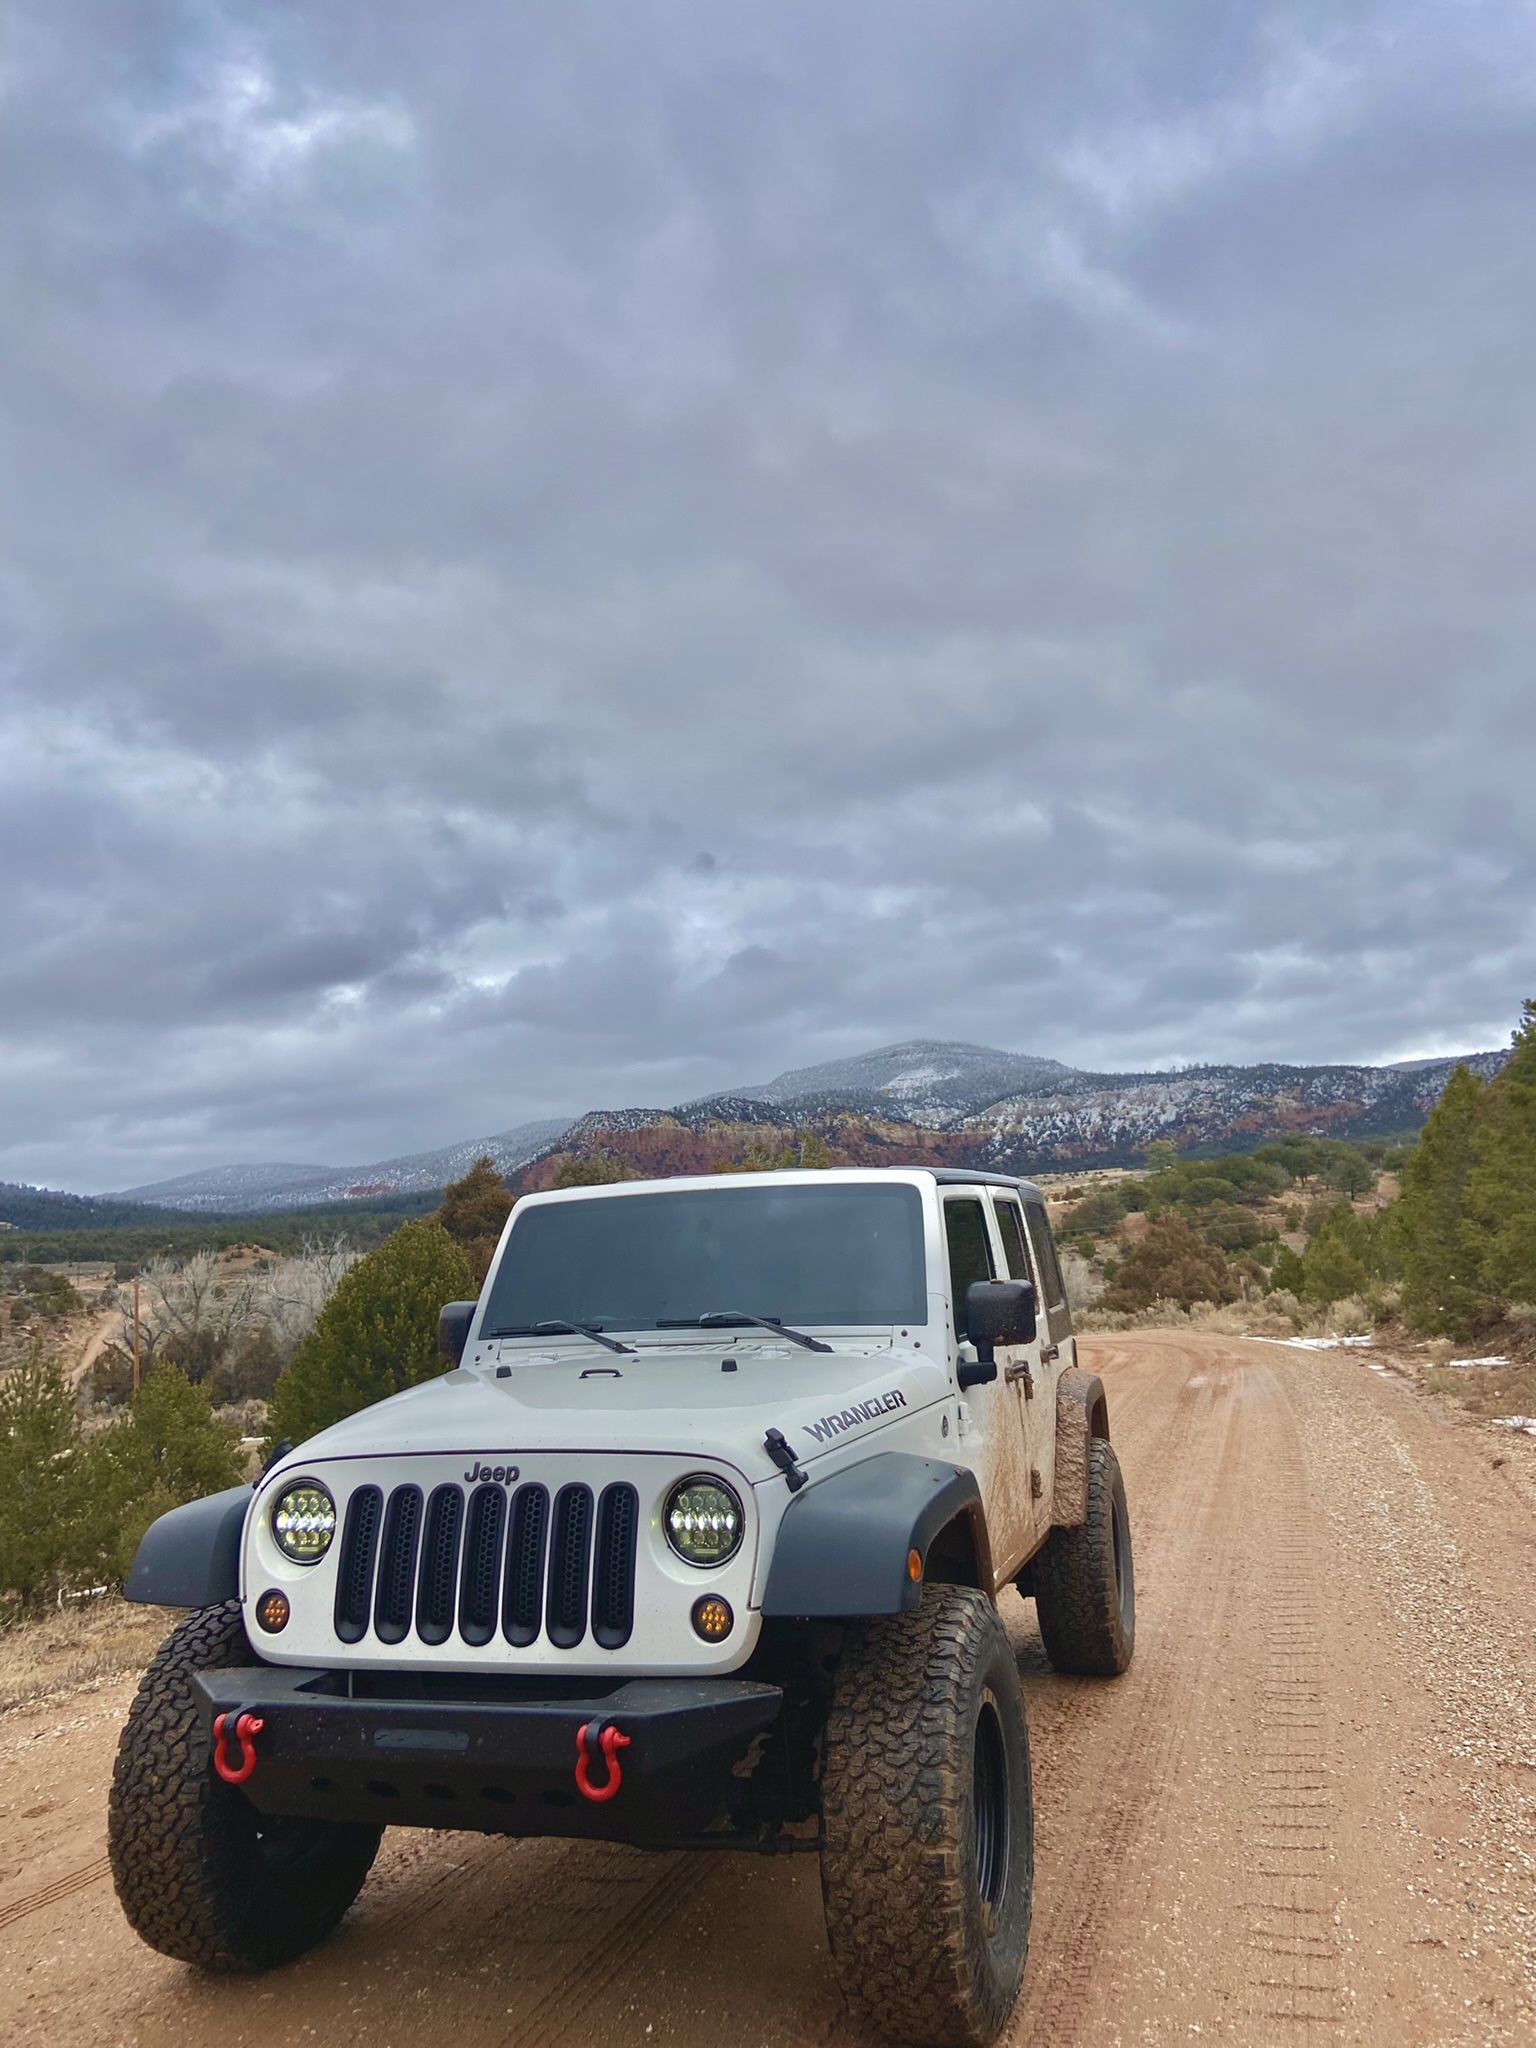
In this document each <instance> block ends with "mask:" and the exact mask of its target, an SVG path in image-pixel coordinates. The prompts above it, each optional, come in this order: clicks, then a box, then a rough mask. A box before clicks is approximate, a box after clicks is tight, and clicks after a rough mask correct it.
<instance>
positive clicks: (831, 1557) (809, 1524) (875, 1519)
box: [762, 1451, 992, 1620]
mask: <svg viewBox="0 0 1536 2048" xmlns="http://www.w3.org/2000/svg"><path fill="white" fill-rule="evenodd" d="M957 1520H959V1521H965V1522H967V1523H968V1524H969V1525H970V1535H971V1537H972V1540H973V1541H974V1544H975V1549H976V1555H977V1561H978V1570H979V1573H980V1576H981V1580H982V1584H983V1585H984V1586H985V1587H987V1588H988V1589H990V1587H991V1584H992V1579H991V1570H992V1566H991V1556H990V1552H989V1550H988V1547H987V1531H986V1516H985V1515H984V1513H983V1512H982V1505H981V1493H980V1489H979V1488H978V1487H977V1484H976V1476H975V1474H974V1473H972V1472H967V1471H966V1470H965V1469H964V1467H963V1466H960V1465H947V1464H944V1463H943V1462H942V1461H941V1460H939V1459H937V1458H919V1457H916V1456H914V1455H913V1454H912V1453H910V1452H907V1451H881V1452H878V1453H877V1454H876V1455H875V1456H874V1457H873V1458H863V1459H861V1460H860V1461H859V1463H858V1464H857V1465H848V1466H845V1467H844V1468H843V1469H842V1470H841V1471H839V1472H833V1473H829V1474H828V1476H827V1477H826V1478H825V1479H819V1480H816V1481H814V1483H813V1484H812V1485H810V1486H807V1487H806V1488H804V1490H803V1491H802V1492H800V1493H797V1494H796V1495H795V1497H794V1499H793V1500H792V1501H791V1502H790V1504H789V1506H788V1508H787V1509H786V1510H785V1513H784V1518H783V1520H782V1521H781V1522H780V1523H779V1531H778V1537H777V1539H776V1541H775V1543H774V1547H773V1559H772V1562H771V1563H770V1565H769V1567H768V1578H767V1582H766V1584H765V1585H764V1587H763V1608H762V1611H763V1614H764V1616H765V1617H767V1618H770V1619H771V1618H772V1617H774V1616H788V1615H794V1616H797V1617H801V1618H806V1619H812V1618H814V1619H818V1620H838V1619H844V1618H849V1617H852V1616H855V1615H865V1614H901V1613H903V1612H907V1611H909V1610H911V1609H912V1608H915V1607H916V1606H917V1605H918V1602H919V1601H920V1600H921V1598H922V1592H923V1587H922V1580H921V1579H913V1578H912V1577H911V1576H910V1575H909V1573H908V1570H907V1558H908V1554H909V1553H910V1552H911V1551H914V1550H915V1551H916V1552H917V1553H918V1555H919V1557H920V1558H921V1559H922V1560H923V1563H924V1565H925V1567H926V1564H927V1559H928V1549H929V1546H930V1544H932V1542H933V1540H934V1538H935V1537H936V1536H938V1534H939V1533H940V1531H941V1530H943V1529H945V1528H947V1527H949V1525H950V1524H951V1523H953V1522H955V1521H957Z"/></svg>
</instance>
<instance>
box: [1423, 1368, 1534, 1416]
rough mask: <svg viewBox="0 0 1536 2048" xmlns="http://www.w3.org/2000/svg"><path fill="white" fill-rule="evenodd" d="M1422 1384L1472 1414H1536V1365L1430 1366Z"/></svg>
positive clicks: (1424, 1372) (1425, 1370) (1425, 1372)
mask: <svg viewBox="0 0 1536 2048" xmlns="http://www.w3.org/2000/svg"><path fill="white" fill-rule="evenodd" d="M1419 1384H1420V1385H1421V1386H1423V1387H1424V1388H1425V1389H1426V1390H1427V1391H1428V1392H1429V1393H1431V1394H1438V1395H1439V1396H1440V1397H1441V1399H1442V1400H1451V1401H1457V1402H1459V1403H1460V1404H1461V1406H1462V1407H1463V1408H1465V1409H1466V1410H1467V1411H1468V1413H1469V1414H1472V1415H1480V1416H1483V1417H1484V1418H1485V1419H1487V1418H1492V1417H1493V1416H1497V1415H1536V1365H1461V1366H1457V1367H1455V1368H1454V1369H1452V1368H1449V1367H1446V1366H1443V1365H1431V1366H1426V1368H1425V1369H1424V1371H1423V1372H1422V1373H1421V1374H1420V1375H1419Z"/></svg>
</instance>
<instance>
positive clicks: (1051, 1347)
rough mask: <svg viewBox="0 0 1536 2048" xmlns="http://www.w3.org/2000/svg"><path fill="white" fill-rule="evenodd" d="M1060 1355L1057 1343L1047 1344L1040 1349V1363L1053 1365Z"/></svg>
mask: <svg viewBox="0 0 1536 2048" xmlns="http://www.w3.org/2000/svg"><path fill="white" fill-rule="evenodd" d="M1060 1356H1061V1346H1060V1345H1059V1344H1047V1345H1045V1346H1043V1347H1042V1349H1041V1352H1040V1363H1041V1364H1042V1365H1054V1364H1055V1363H1056V1361H1057V1359H1058V1358H1060Z"/></svg>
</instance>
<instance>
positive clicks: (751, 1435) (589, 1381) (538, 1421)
mask: <svg viewBox="0 0 1536 2048" xmlns="http://www.w3.org/2000/svg"><path fill="white" fill-rule="evenodd" d="M727 1355H728V1356H730V1357H731V1359H732V1361H733V1363H734V1365H735V1370H734V1371H724V1370H722V1363H721V1361H722V1351H721V1348H720V1347H718V1346H702V1345H697V1344H695V1345H691V1346H689V1347H687V1348H686V1349H685V1348H683V1347H678V1348H677V1349H675V1350H674V1349H671V1348H661V1347H658V1348H655V1349H650V1348H647V1349H645V1350H643V1351H642V1352H641V1353H640V1354H639V1355H638V1356H637V1357H634V1358H620V1357H612V1356H611V1357H610V1358H608V1359H607V1360H603V1359H602V1358H601V1356H600V1354H598V1353H596V1352H594V1351H591V1350H582V1351H580V1352H561V1353H559V1354H558V1355H549V1354H545V1355H542V1356H536V1357H534V1358H533V1359H530V1358H529V1357H528V1354H527V1353H526V1352H523V1353H522V1354H521V1355H520V1362H518V1363H515V1364H514V1363H512V1362H511V1355H510V1352H509V1355H508V1360H507V1362H508V1365H509V1367H510V1369H509V1370H508V1372H507V1375H506V1377H505V1378H497V1377H495V1365H494V1362H493V1361H492V1362H487V1363H480V1364H477V1365H476V1366H475V1367H473V1368H459V1369H457V1370H455V1371H453V1372H449V1373H446V1374H444V1375H443V1377H442V1378H441V1379H436V1380H429V1381H427V1382H426V1383H425V1384H424V1385H422V1386H419V1387H411V1388H409V1389H407V1391H406V1392H405V1393H403V1394H395V1395H393V1396H392V1397H391V1398H390V1399H389V1400H387V1401H380V1402H379V1403H378V1404H377V1405H376V1406H375V1407H372V1408H365V1409H363V1410H362V1412H361V1413H360V1414H357V1415H351V1416H348V1417H347V1419H346V1420H345V1421H344V1422H338V1423H336V1424H335V1425H334V1426H333V1427H332V1428H330V1429H327V1430H323V1431H322V1432H321V1433H320V1434H319V1435H318V1436H314V1437H310V1438H309V1439H308V1440H307V1442H305V1443H304V1444H302V1445H301V1446H300V1447H299V1449H298V1450H297V1451H296V1452H294V1453H290V1455H289V1456H288V1457H287V1458H285V1459H284V1460H283V1468H284V1469H285V1470H291V1469H294V1468H295V1467H296V1466H297V1465H300V1464H307V1463H309V1462H311V1461H315V1462H318V1461H320V1460H322V1459H330V1458H367V1457H393V1458H398V1457H402V1456H411V1455H413V1454H435V1455H439V1456H441V1455H444V1454H447V1453H449V1452H452V1453H454V1454H460V1453H462V1454H463V1456H464V1459H465V1462H466V1464H467V1463H469V1462H470V1461H471V1460H472V1459H475V1458H479V1459H481V1460H483V1461H486V1462H499V1461H501V1460H503V1459H509V1458H510V1459H513V1460H519V1459H521V1460H525V1461H526V1460H531V1459H532V1458H533V1457H534V1456H536V1455H537V1454H538V1453H539V1452H542V1451H561V1452H580V1451H603V1452H615V1451H620V1452H622V1451H641V1452H644V1451H657V1452H668V1453H673V1452H681V1453H684V1454H686V1455H688V1456H690V1457H698V1458H700V1459H701V1460H705V1461H715V1460H718V1461H720V1462H721V1463H723V1464H727V1465H733V1466H734V1467H735V1468H736V1470H737V1471H738V1472H741V1473H742V1474H744V1475H745V1477H746V1478H747V1479H749V1480H750V1481H751V1482H752V1483H753V1484H756V1483H758V1482H759V1481H761V1480H765V1479H772V1478H774V1477H776V1476H777V1474H778V1470H779V1468H778V1467H777V1466H776V1465H775V1464H774V1463H773V1461H772V1459H770V1458H769V1457H768V1455H767V1452H766V1451H765V1450H764V1448H763V1439H764V1437H765V1435H766V1433H767V1431H768V1430H770V1429H778V1430H782V1431H783V1433H784V1436H785V1438H786V1439H787V1441H788V1443H789V1446H790V1448H791V1449H792V1450H793V1452H794V1454H795V1456H796V1458H797V1459H798V1461H799V1462H800V1463H801V1464H802V1465H809V1464H811V1463H812V1462H813V1461H814V1460H815V1459H817V1458H819V1457H824V1456H825V1455H826V1454H827V1452H829V1451H831V1450H834V1449H836V1448H837V1447H838V1446H839V1445H840V1444H842V1443H844V1442H851V1441H853V1440H855V1439H861V1440H862V1439H867V1438H869V1437H870V1436H873V1435H874V1434H875V1433H877V1432H878V1431H879V1430H880V1429H881V1428H882V1427H883V1426H885V1425H888V1424H890V1423H892V1422H897V1421H900V1420H902V1419H903V1418H904V1417H905V1416H908V1415H910V1414H912V1413H913V1412H914V1411H915V1410H917V1409H920V1408H926V1407H928V1406H930V1405H931V1404H932V1403H933V1402H935V1401H941V1400H943V1399H944V1398H945V1395H946V1394H947V1392H948V1390H949V1377H948V1374H947V1373H946V1372H945V1371H944V1370H943V1368H942V1367H941V1366H940V1365H939V1364H938V1362H937V1361H936V1360H934V1359H925V1358H923V1357H921V1356H920V1355H916V1354H914V1353H913V1352H912V1351H910V1350H908V1349H907V1348H906V1347H903V1348H902V1349H901V1350H900V1351H897V1350H895V1349H892V1348H891V1347H890V1346H888V1345H881V1346H879V1347H878V1348H876V1347H873V1346H872V1347H869V1348H860V1349H857V1350H837V1351H832V1352H810V1351H805V1352H802V1351H794V1352H790V1351H788V1350H787V1347H784V1348H779V1347H770V1346H757V1345H754V1344H750V1343H748V1344H743V1345H741V1346H739V1347H738V1348H736V1349H734V1350H733V1351H732V1352H730V1353H729V1354H727Z"/></svg>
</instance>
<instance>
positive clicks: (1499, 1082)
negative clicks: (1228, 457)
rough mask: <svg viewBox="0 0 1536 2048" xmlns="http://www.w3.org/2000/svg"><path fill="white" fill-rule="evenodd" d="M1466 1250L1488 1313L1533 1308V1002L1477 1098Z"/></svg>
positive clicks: (1535, 1055)
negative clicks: (1474, 1260) (1471, 1253)
mask: <svg viewBox="0 0 1536 2048" xmlns="http://www.w3.org/2000/svg"><path fill="white" fill-rule="evenodd" d="M1466 1208H1467V1217H1468V1221H1469V1223H1470V1225H1471V1230H1470V1231H1469V1232H1468V1242H1469V1244H1470V1245H1471V1246H1472V1247H1474V1248H1475V1251H1476V1253H1477V1256H1478V1263H1479V1268H1480V1277H1481V1279H1482V1282H1483V1286H1484V1291H1485V1294H1487V1295H1491V1296H1492V1297H1493V1305H1494V1306H1495V1307H1498V1308H1502V1307H1504V1306H1506V1305H1508V1304H1509V1303H1512V1302H1519V1303H1522V1304H1526V1303H1533V1302H1536V999H1531V998H1527V1000H1526V1002H1525V1003H1524V1004H1523V1006H1522V1013H1521V1020H1520V1023H1519V1025H1518V1026H1517V1027H1516V1030H1515V1033H1514V1037H1513V1045H1512V1050H1511V1052H1510V1055H1509V1058H1508V1060H1507V1061H1506V1062H1505V1064H1504V1065H1503V1067H1502V1068H1500V1070H1499V1072H1498V1073H1497V1074H1496V1075H1495V1076H1494V1078H1493V1079H1492V1081H1490V1082H1489V1084H1488V1086H1487V1088H1486V1089H1485V1090H1484V1092H1483V1101H1482V1104H1481V1114H1480V1115H1479V1117H1478V1120H1477V1128H1476V1130H1475V1132H1474V1134H1473V1139H1472V1170H1471V1172H1470V1173H1469V1174H1468V1176H1467V1197H1466Z"/></svg>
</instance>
